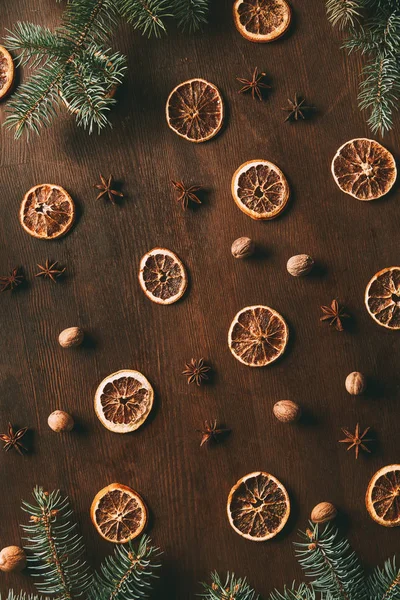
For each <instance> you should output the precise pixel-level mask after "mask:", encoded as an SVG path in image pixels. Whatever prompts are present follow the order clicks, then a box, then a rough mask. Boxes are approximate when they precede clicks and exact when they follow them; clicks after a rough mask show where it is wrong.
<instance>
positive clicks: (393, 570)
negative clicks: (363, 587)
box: [367, 558, 400, 600]
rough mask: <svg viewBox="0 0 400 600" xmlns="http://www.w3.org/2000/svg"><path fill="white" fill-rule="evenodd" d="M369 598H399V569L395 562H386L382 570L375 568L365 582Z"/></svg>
mask: <svg viewBox="0 0 400 600" xmlns="http://www.w3.org/2000/svg"><path fill="white" fill-rule="evenodd" d="M367 586H368V592H369V594H368V595H369V598H370V599H371V600H399V598H400V569H398V568H397V567H396V561H395V559H394V558H393V559H392V560H390V559H389V560H387V561H386V562H385V564H384V565H383V569H381V568H380V567H376V569H375V571H374V572H373V573H372V575H371V576H370V577H369V578H368V580H367Z"/></svg>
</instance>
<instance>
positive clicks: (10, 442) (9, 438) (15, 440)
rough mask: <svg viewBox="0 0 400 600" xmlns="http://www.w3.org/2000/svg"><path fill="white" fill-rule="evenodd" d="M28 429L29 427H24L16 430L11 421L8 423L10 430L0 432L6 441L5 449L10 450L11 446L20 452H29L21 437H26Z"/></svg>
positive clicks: (3, 440)
mask: <svg viewBox="0 0 400 600" xmlns="http://www.w3.org/2000/svg"><path fill="white" fill-rule="evenodd" d="M27 431H28V428H27V427H23V429H19V430H18V431H14V428H13V426H12V425H11V423H9V424H8V432H7V433H0V440H1V441H2V442H4V444H5V445H4V450H5V451H6V452H8V451H9V450H10V448H15V450H16V451H17V452H18V454H21V455H22V450H25V452H27V451H28V450H27V448H25V446H24V445H23V444H21V441H20V440H21V439H22V438H23V437H24V435H25V434H26V432H27Z"/></svg>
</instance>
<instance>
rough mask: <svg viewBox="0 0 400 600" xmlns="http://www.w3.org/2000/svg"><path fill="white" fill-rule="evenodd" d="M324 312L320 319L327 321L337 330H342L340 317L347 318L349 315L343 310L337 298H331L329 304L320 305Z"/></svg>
mask: <svg viewBox="0 0 400 600" xmlns="http://www.w3.org/2000/svg"><path fill="white" fill-rule="evenodd" d="M321 310H322V312H323V313H324V314H323V316H322V317H321V318H320V321H329V325H333V326H334V328H335V329H336V330H337V331H343V323H342V319H349V318H350V315H348V314H347V313H345V312H344V309H343V307H342V306H340V304H339V303H338V301H337V300H332V302H331V305H330V306H321Z"/></svg>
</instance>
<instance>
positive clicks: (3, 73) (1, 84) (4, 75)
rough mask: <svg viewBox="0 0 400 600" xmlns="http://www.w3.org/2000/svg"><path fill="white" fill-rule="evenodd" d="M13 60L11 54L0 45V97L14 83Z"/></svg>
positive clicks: (6, 92)
mask: <svg viewBox="0 0 400 600" xmlns="http://www.w3.org/2000/svg"><path fill="white" fill-rule="evenodd" d="M14 74H15V69H14V61H13V59H12V56H11V54H10V53H9V52H8V50H6V49H5V48H4V47H3V46H0V99H1V98H4V96H6V95H7V94H8V92H9V91H10V89H11V86H12V84H13V83H14Z"/></svg>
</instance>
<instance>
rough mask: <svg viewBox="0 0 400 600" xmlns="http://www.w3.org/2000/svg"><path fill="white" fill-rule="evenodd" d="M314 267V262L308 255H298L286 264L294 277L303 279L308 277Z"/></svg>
mask: <svg viewBox="0 0 400 600" xmlns="http://www.w3.org/2000/svg"><path fill="white" fill-rule="evenodd" d="M313 266H314V261H313V259H312V258H311V256H308V254H296V256H292V257H291V258H289V260H288V261H287V264H286V268H287V270H288V272H289V273H290V274H291V275H293V277H302V276H303V275H308V274H309V272H310V271H311V269H312V268H313Z"/></svg>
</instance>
